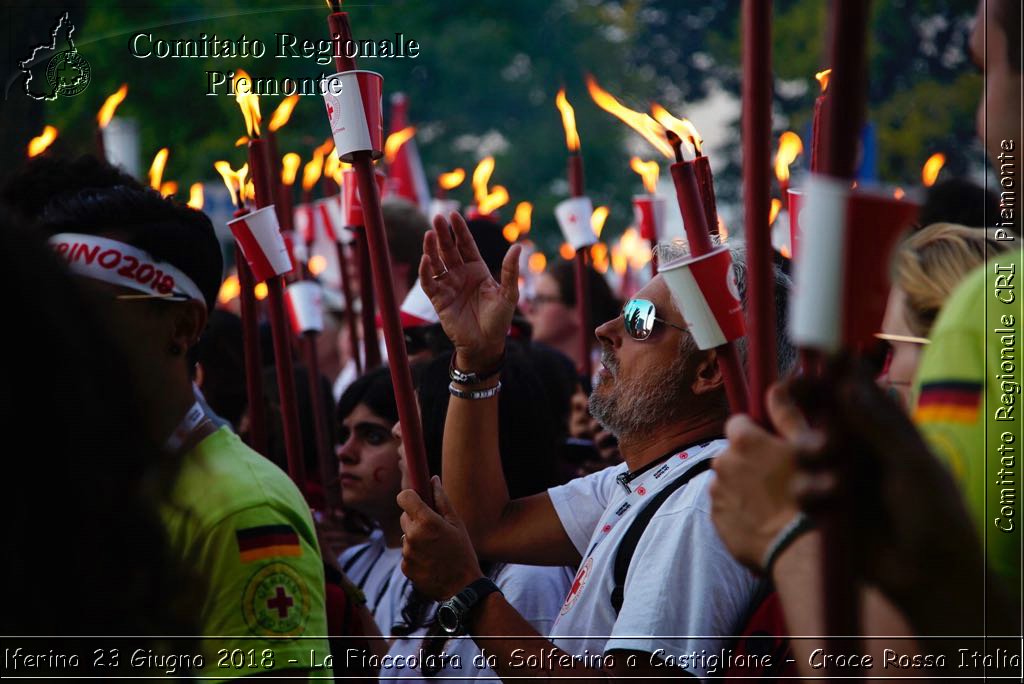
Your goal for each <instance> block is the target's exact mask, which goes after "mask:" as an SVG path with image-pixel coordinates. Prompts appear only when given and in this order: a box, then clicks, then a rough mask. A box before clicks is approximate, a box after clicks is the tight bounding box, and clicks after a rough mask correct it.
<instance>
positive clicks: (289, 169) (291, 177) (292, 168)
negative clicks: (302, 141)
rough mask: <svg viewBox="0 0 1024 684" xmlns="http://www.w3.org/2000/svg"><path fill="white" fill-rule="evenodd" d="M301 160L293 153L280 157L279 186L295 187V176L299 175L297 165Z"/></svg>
mask: <svg viewBox="0 0 1024 684" xmlns="http://www.w3.org/2000/svg"><path fill="white" fill-rule="evenodd" d="M301 163H302V159H301V158H300V157H299V155H297V154H295V153H294V152H289V153H288V154H286V155H284V156H283V157H281V184H282V185H287V186H288V187H291V186H293V185H295V176H296V175H298V173H299V164H301Z"/></svg>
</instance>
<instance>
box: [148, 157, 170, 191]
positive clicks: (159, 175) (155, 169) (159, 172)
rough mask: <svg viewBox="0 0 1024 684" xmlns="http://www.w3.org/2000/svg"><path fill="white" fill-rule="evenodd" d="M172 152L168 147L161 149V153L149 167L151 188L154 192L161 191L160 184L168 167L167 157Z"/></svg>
mask: <svg viewBox="0 0 1024 684" xmlns="http://www.w3.org/2000/svg"><path fill="white" fill-rule="evenodd" d="M170 153H171V151H170V150H169V149H167V148H166V147H163V148H160V151H159V152H157V153H156V156H155V157H153V163H152V164H150V165H149V187H151V188H153V189H154V190H159V189H160V182H161V181H162V180H163V177H164V167H165V166H167V157H168V155H170Z"/></svg>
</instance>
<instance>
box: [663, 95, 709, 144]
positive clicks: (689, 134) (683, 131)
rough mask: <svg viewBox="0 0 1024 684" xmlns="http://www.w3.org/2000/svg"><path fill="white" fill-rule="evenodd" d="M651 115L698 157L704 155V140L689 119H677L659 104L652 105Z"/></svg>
mask: <svg viewBox="0 0 1024 684" xmlns="http://www.w3.org/2000/svg"><path fill="white" fill-rule="evenodd" d="M651 114H653V115H654V120H655V121H657V122H658V123H660V124H661V125H662V126H664V127H665V128H666V129H667V130H670V131H672V132H673V133H675V134H676V135H677V136H679V139H680V140H682V141H684V142H685V143H687V145H688V146H689V147H690V148H691V149H692V150H693V152H694V153H696V154H697V155H698V156H700V155H701V154H702V153H703V149H704V148H703V144H704V139H703V138H701V137H700V133H698V132H697V128H696V126H694V125H693V124H692V123H691V122H690V120H689V119H677V118H676V117H674V116H672V114H670V113H669V111H668V110H667V109H665V108H664V107H662V106H661V105H660V104H658V103H657V102H654V103H652V104H651Z"/></svg>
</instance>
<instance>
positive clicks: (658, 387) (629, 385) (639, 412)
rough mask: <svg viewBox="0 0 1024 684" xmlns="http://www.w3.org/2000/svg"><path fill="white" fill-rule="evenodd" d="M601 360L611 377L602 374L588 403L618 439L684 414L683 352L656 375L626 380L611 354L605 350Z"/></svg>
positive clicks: (664, 423) (670, 421)
mask: <svg viewBox="0 0 1024 684" xmlns="http://www.w3.org/2000/svg"><path fill="white" fill-rule="evenodd" d="M601 360H602V362H603V363H604V365H605V366H606V367H607V368H608V369H609V370H610V371H611V374H612V377H608V376H605V375H602V377H601V382H600V384H599V385H598V386H597V387H595V388H594V391H593V392H591V393H590V399H589V400H588V402H587V403H588V407H589V409H590V415H592V416H593V417H594V418H596V419H597V421H598V422H599V423H601V425H603V426H604V428H605V429H606V430H608V432H610V433H612V434H613V435H615V436H616V437H617V438H618V439H619V440H621V439H622V438H623V437H631V436H633V435H642V434H644V433H647V432H650V430H651V429H652V428H655V427H660V426H662V425H667V424H669V423H672V422H675V421H676V420H678V419H679V418H680V417H681V416H682V415H683V414H684V413H685V410H684V407H683V403H684V390H685V388H686V385H687V382H686V377H685V373H684V370H685V366H686V364H685V359H684V357H683V356H682V355H680V357H678V358H677V360H676V362H675V363H673V364H672V366H670V367H668V368H664V369H662V370H660V371H659V372H658V373H657V374H656V375H654V376H653V377H644V378H633V379H631V380H625V381H624V380H621V379H620V378H619V365H618V362H617V361H616V360H615V358H614V357H613V356H612V355H611V354H608V353H604V354H603V355H602V358H601Z"/></svg>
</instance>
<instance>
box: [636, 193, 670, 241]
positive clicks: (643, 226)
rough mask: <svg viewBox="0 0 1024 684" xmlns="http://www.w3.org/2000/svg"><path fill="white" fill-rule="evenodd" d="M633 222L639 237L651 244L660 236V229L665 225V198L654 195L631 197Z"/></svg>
mask: <svg viewBox="0 0 1024 684" xmlns="http://www.w3.org/2000/svg"><path fill="white" fill-rule="evenodd" d="M633 220H634V221H635V222H636V226H637V229H638V230H639V231H640V237H641V238H643V239H644V240H648V241H650V242H651V244H654V243H656V242H657V241H658V238H659V237H660V236H661V227H662V226H663V225H665V198H664V197H655V196H654V195H635V196H634V197H633Z"/></svg>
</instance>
